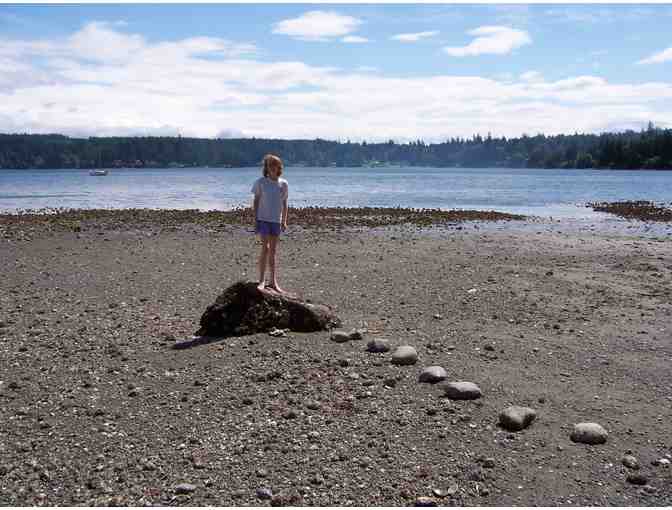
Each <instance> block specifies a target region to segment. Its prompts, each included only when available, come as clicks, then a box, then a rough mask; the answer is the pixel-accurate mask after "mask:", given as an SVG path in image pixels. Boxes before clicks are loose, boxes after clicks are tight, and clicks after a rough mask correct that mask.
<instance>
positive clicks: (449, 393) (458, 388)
mask: <svg viewBox="0 0 672 510" xmlns="http://www.w3.org/2000/svg"><path fill="white" fill-rule="evenodd" d="M443 390H444V392H445V396H446V397H448V398H449V399H450V400H474V399H477V398H480V397H481V396H482V395H483V393H482V392H481V389H480V388H479V387H478V386H476V384H474V383H473V382H468V381H457V382H449V383H446V384H445V385H444V386H443Z"/></svg>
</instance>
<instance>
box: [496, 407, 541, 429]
mask: <svg viewBox="0 0 672 510" xmlns="http://www.w3.org/2000/svg"><path fill="white" fill-rule="evenodd" d="M536 418H537V412H536V411H535V410H534V409H532V408H530V407H521V406H510V407H507V408H506V409H504V410H503V411H502V412H501V413H500V414H499V425H500V426H501V427H502V428H503V429H506V430H508V431H510V432H518V431H519V430H523V429H524V428H526V427H527V426H529V425H530V424H531V423H532V422H533V421H534V420H535V419H536Z"/></svg>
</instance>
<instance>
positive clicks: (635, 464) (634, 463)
mask: <svg viewBox="0 0 672 510" xmlns="http://www.w3.org/2000/svg"><path fill="white" fill-rule="evenodd" d="M621 462H622V463H623V465H624V466H625V467H627V468H629V469H639V461H638V460H637V458H636V457H634V456H633V455H625V456H623V458H622V459H621Z"/></svg>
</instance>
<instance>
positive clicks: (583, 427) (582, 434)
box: [570, 423, 608, 444]
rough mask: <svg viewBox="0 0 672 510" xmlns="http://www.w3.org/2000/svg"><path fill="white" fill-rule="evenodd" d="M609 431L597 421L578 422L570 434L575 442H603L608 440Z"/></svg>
mask: <svg viewBox="0 0 672 510" xmlns="http://www.w3.org/2000/svg"><path fill="white" fill-rule="evenodd" d="M607 436H608V434H607V431H606V430H604V428H603V427H602V426H601V425H599V424H597V423H577V424H576V425H574V430H573V431H572V434H571V435H570V439H571V440H572V441H574V442H575V443H583V444H603V443H606V442H607Z"/></svg>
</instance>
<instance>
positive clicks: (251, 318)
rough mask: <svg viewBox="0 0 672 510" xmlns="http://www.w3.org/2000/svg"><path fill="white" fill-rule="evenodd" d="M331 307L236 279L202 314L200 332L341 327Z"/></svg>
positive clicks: (224, 333)
mask: <svg viewBox="0 0 672 510" xmlns="http://www.w3.org/2000/svg"><path fill="white" fill-rule="evenodd" d="M340 325H341V321H340V320H339V319H338V317H336V315H334V313H333V311H332V310H331V308H330V307H328V306H326V305H316V304H312V303H305V302H303V301H300V300H298V299H296V298H293V297H289V296H285V295H281V294H278V293H276V292H273V291H270V290H264V291H260V290H259V289H258V288H257V283H256V282H243V281H240V282H237V283H235V284H233V285H231V286H230V287H229V288H228V289H226V290H225V291H224V292H222V293H221V294H220V295H219V296H218V297H217V299H215V302H214V303H213V304H212V305H210V306H208V308H207V309H206V310H205V313H204V314H203V316H202V317H201V328H200V329H199V330H198V331H197V332H196V335H197V336H209V337H223V336H241V335H250V334H254V333H265V332H268V331H270V330H271V329H273V328H280V329H285V328H289V329H290V330H292V331H299V332H311V331H322V330H328V329H331V328H334V327H339V326H340Z"/></svg>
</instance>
